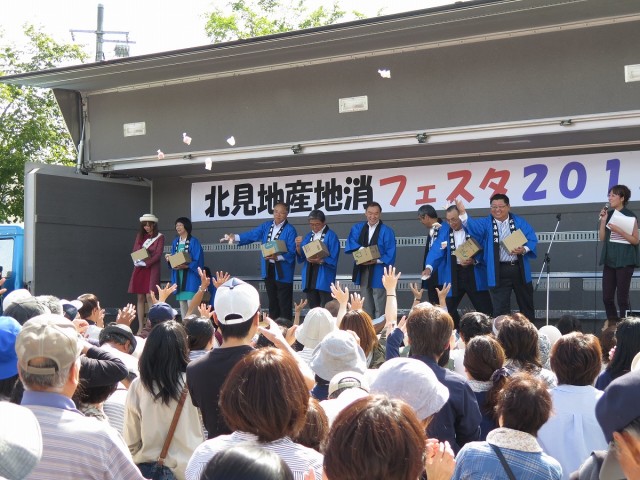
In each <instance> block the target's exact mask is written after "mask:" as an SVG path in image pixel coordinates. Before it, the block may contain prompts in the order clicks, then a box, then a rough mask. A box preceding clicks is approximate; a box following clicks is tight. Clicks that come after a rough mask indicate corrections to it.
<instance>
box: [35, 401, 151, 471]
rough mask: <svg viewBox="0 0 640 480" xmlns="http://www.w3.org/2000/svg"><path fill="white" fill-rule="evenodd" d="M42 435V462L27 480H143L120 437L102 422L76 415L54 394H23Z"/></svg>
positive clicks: (65, 402) (78, 413) (71, 405)
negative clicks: (62, 479)
mask: <svg viewBox="0 0 640 480" xmlns="http://www.w3.org/2000/svg"><path fill="white" fill-rule="evenodd" d="M22 405H23V406H25V407H27V408H28V409H29V410H31V411H32V412H33V413H34V414H35V416H36V418H37V419H38V423H39V424H40V430H41V431H42V460H40V463H39V464H38V465H37V466H36V468H34V469H33V470H32V471H31V474H30V475H29V477H27V478H29V479H38V480H49V479H51V480H59V479H61V478H64V479H78V480H80V479H81V480H91V479H96V480H106V479H124V478H126V479H128V480H142V479H143V477H142V475H141V474H140V471H139V470H138V468H137V467H136V466H135V464H134V463H133V460H132V459H131V454H130V453H129V450H128V449H127V446H126V445H125V444H124V441H123V440H122V437H120V435H118V433H117V432H116V431H115V430H114V429H113V428H111V427H110V426H109V425H107V424H106V423H104V422H100V421H99V420H96V419H95V418H87V417H85V416H84V415H82V414H81V413H80V412H78V411H77V410H76V409H75V407H74V404H73V402H72V401H71V399H70V398H68V397H66V396H64V395H60V394H57V393H49V392H33V391H26V392H24V397H23V398H22Z"/></svg>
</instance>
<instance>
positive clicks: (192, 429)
mask: <svg viewBox="0 0 640 480" xmlns="http://www.w3.org/2000/svg"><path fill="white" fill-rule="evenodd" d="M185 381H186V379H185ZM177 406H178V402H177V401H175V400H174V401H172V402H171V403H170V404H169V405H165V404H164V403H162V402H160V401H159V400H158V401H154V399H153V397H152V396H151V394H150V393H149V391H148V390H147V389H146V388H145V387H144V386H143V385H142V382H141V381H140V378H136V379H135V380H134V381H133V382H132V383H131V386H130V387H129V391H128V392H127V401H126V405H125V414H124V432H123V436H124V440H125V442H126V443H127V446H128V447H129V451H130V452H131V455H132V456H133V461H134V462H135V463H136V464H138V463H145V462H155V461H156V460H157V459H158V456H159V455H160V451H161V450H162V446H163V445H164V441H165V438H166V437H167V433H168V432H169V426H170V425H171V420H172V419H173V414H174V412H175V410H176V407H177ZM203 441H204V437H203V434H202V427H201V425H200V419H199V416H198V410H197V408H196V407H194V406H193V403H191V397H190V396H189V395H188V394H187V398H186V400H185V402H184V408H183V410H182V413H181V415H180V420H179V421H178V425H177V426H176V431H175V433H174V435H173V439H172V440H171V445H170V446H169V453H167V458H166V459H165V465H166V466H167V467H169V468H170V469H171V470H172V471H173V473H174V475H175V476H176V478H177V479H178V480H184V478H185V475H184V472H185V469H186V468H187V463H189V459H190V458H191V454H192V453H193V451H194V450H195V449H196V447H197V446H198V445H200V444H201V443H202V442H203Z"/></svg>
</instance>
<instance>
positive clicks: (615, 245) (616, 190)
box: [599, 185, 640, 325]
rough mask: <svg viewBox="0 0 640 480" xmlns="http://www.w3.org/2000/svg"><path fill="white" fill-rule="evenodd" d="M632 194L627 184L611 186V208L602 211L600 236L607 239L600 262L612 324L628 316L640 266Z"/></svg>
mask: <svg viewBox="0 0 640 480" xmlns="http://www.w3.org/2000/svg"><path fill="white" fill-rule="evenodd" d="M630 197H631V191H630V190H629V188H628V187H627V186H626V185H615V186H613V187H611V188H610V189H609V195H608V198H609V205H610V209H608V208H607V207H606V206H605V207H604V208H603V209H602V210H601V211H600V226H599V238H600V240H601V241H604V247H603V249H602V254H601V256H600V265H603V268H602V301H603V302H604V308H605V312H606V315H607V321H608V322H609V325H611V324H612V323H615V322H617V321H618V320H619V319H620V318H624V317H625V316H626V311H627V310H629V288H630V287H631V277H632V276H633V270H634V269H635V267H638V266H640V251H639V250H638V243H639V240H638V220H637V217H636V215H635V214H634V213H633V212H632V211H631V210H629V209H628V208H626V206H627V203H629V198H630ZM620 215H623V217H621V216H620ZM624 217H627V218H624ZM631 219H632V220H631ZM625 224H626V226H625ZM631 224H632V225H633V226H631ZM616 297H617V300H618V309H617V310H616V304H615V299H616ZM618 312H620V313H619V314H618Z"/></svg>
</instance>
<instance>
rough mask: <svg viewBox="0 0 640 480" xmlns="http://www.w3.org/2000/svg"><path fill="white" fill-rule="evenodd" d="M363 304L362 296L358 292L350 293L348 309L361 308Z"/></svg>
mask: <svg viewBox="0 0 640 480" xmlns="http://www.w3.org/2000/svg"><path fill="white" fill-rule="evenodd" d="M363 306H364V297H363V296H361V295H360V294H359V293H358V292H355V293H352V294H351V303H350V304H349V309H350V310H362V307H363Z"/></svg>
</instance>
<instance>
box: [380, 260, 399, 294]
mask: <svg viewBox="0 0 640 480" xmlns="http://www.w3.org/2000/svg"><path fill="white" fill-rule="evenodd" d="M400 275H402V272H398V273H396V267H394V266H393V265H389V266H387V267H384V273H383V274H382V285H383V286H384V288H385V290H386V291H387V293H395V292H396V287H397V285H398V279H399V278H400Z"/></svg>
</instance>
